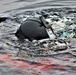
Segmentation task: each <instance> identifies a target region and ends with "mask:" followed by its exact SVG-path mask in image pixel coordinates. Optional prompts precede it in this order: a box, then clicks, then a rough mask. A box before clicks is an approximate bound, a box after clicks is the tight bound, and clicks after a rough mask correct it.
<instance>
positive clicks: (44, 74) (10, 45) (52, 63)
mask: <svg viewBox="0 0 76 75" xmlns="http://www.w3.org/2000/svg"><path fill="white" fill-rule="evenodd" d="M43 9H46V10H45V11H47V12H48V13H50V12H52V14H53V13H54V12H57V13H59V14H61V16H62V17H64V16H68V17H70V18H73V21H72V22H74V24H75V25H76V22H75V21H76V0H0V15H1V16H7V17H9V19H7V20H6V21H5V22H2V23H0V75H76V49H75V48H74V50H73V49H72V51H71V50H70V49H69V50H67V51H63V52H60V53H58V52H55V53H54V55H53V53H52V55H51V54H50V56H48V57H28V56H27V55H25V58H24V59H23V58H22V59H21V58H20V57H21V56H22V55H19V57H16V56H17V53H18V51H19V50H23V52H22V54H23V53H24V52H25V51H24V50H29V46H31V47H32V43H31V42H29V41H28V42H26V43H21V42H19V41H18V40H17V38H16V37H15V35H14V33H15V32H16V30H17V29H18V27H19V26H20V24H21V22H23V19H24V18H26V17H29V16H37V15H36V14H35V12H38V11H40V12H41V11H42V10H43ZM27 11H28V12H27ZM24 14H25V16H24ZM27 14H28V15H27ZM75 40H76V39H74V40H73V42H72V45H75V44H76V42H75ZM27 47H28V48H27ZM74 47H75V46H74ZM30 49H32V50H35V49H36V48H33V47H32V48H30ZM13 56H14V57H13Z"/></svg>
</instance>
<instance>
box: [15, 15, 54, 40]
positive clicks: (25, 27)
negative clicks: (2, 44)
mask: <svg viewBox="0 0 76 75" xmlns="http://www.w3.org/2000/svg"><path fill="white" fill-rule="evenodd" d="M47 28H48V24H47V23H46V21H45V18H44V17H43V16H40V17H39V18H29V19H27V20H26V21H25V22H24V23H23V24H21V26H20V27H19V29H18V30H17V32H16V33H15V35H16V36H17V38H18V39H20V40H24V39H29V40H30V41H32V40H34V39H35V40H40V39H45V38H49V35H48V34H47V31H46V29H47ZM50 29H51V31H52V32H53V34H54V31H53V29H52V27H50Z"/></svg>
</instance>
